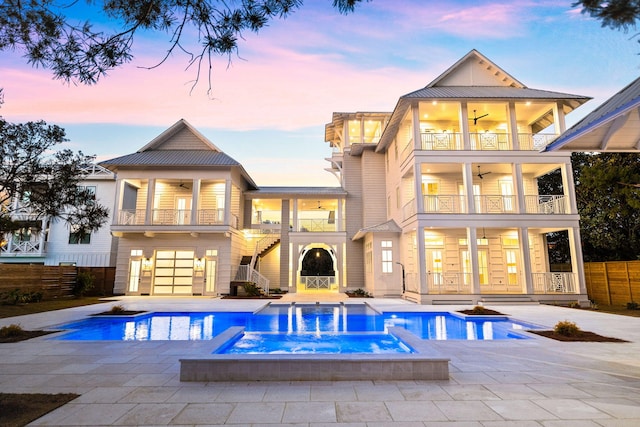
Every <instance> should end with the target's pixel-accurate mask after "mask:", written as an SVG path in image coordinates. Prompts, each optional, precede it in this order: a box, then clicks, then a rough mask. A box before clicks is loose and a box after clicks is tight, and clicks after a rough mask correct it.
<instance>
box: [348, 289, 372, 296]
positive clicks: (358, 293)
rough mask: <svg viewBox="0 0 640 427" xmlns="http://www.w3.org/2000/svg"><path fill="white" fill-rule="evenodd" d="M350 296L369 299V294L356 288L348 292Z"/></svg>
mask: <svg viewBox="0 0 640 427" xmlns="http://www.w3.org/2000/svg"><path fill="white" fill-rule="evenodd" d="M349 294H350V295H353V296H356V297H363V298H370V297H371V294H370V293H369V292H367V291H365V290H364V289H361V288H358V289H356V290H355V291H350V292H349Z"/></svg>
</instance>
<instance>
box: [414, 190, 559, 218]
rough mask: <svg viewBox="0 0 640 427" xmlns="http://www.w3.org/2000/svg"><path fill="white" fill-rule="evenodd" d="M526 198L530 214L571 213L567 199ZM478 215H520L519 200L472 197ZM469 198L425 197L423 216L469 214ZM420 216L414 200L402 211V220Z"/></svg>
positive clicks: (543, 196) (552, 196)
mask: <svg viewBox="0 0 640 427" xmlns="http://www.w3.org/2000/svg"><path fill="white" fill-rule="evenodd" d="M524 198H525V212H524V213H527V214H545V215H558V214H559V215H563V214H566V213H568V212H569V205H568V199H567V197H566V196H564V195H528V196H524ZM473 200H474V208H475V213H477V214H514V213H520V212H519V209H518V205H517V197H516V196H504V195H500V194H487V195H478V196H473ZM467 212H468V209H467V198H466V197H465V196H462V195H459V194H439V195H426V196H423V210H422V212H420V213H436V214H460V213H467ZM416 213H418V212H417V206H416V200H415V199H411V200H410V201H409V202H407V203H406V204H405V205H404V206H403V207H402V215H403V219H405V220H406V219H408V218H410V217H412V216H414V215H415V214H416Z"/></svg>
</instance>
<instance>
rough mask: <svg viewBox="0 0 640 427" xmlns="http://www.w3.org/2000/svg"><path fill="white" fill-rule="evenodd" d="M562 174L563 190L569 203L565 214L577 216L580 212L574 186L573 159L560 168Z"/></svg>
mask: <svg viewBox="0 0 640 427" xmlns="http://www.w3.org/2000/svg"><path fill="white" fill-rule="evenodd" d="M560 173H561V175H562V189H563V191H564V197H565V198H566V199H567V201H568V203H567V206H565V207H564V208H565V211H564V213H569V214H575V213H577V212H578V203H577V201H576V191H575V188H574V185H573V168H572V167H571V159H569V160H568V161H567V163H565V164H563V165H562V166H561V167H560ZM567 210H568V212H567Z"/></svg>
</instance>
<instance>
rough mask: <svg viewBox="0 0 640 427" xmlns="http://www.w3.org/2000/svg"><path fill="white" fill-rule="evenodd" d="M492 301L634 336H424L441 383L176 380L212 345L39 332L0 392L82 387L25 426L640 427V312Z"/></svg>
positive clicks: (201, 302)
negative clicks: (441, 370)
mask: <svg viewBox="0 0 640 427" xmlns="http://www.w3.org/2000/svg"><path fill="white" fill-rule="evenodd" d="M118 299H119V303H120V304H123V305H124V306H125V307H126V308H127V309H130V310H154V311H171V310H184V311H203V310H224V311H232V310H238V311H245V310H247V309H249V310H255V309H258V308H259V307H261V306H262V305H263V304H264V301H257V300H220V299H210V298H204V297H200V298H154V297H122V298H118ZM356 301H358V300H353V301H349V302H356ZM360 301H362V300H360ZM366 302H367V303H369V304H371V305H372V306H374V307H375V308H378V309H381V310H395V311H420V310H424V311H443V310H451V311H453V310H456V309H459V308H462V307H461V306H421V305H416V304H413V303H409V302H407V301H403V300H400V299H379V298H374V299H366ZM113 304H114V303H113V302H108V303H105V304H101V305H98V306H96V305H93V306H85V307H77V308H73V309H68V310H60V311H55V312H48V313H41V314H34V315H29V316H20V317H14V318H7V319H0V326H4V325H8V324H12V323H18V324H20V325H21V326H22V327H23V328H24V329H40V328H48V327H51V326H53V325H56V324H61V323H64V322H68V321H72V320H78V319H80V318H83V317H84V316H86V315H89V314H94V313H97V312H100V311H104V310H105V309H108V308H109V307H110V306H111V305H113ZM489 307H490V308H494V309H496V310H499V311H501V312H503V313H506V314H509V315H511V317H512V318H515V319H518V320H521V321H525V322H532V323H537V324H542V325H546V326H549V327H550V328H551V327H553V325H555V324H556V323H557V322H558V321H560V320H570V321H573V322H576V323H577V324H578V326H580V327H581V328H582V329H583V330H588V331H592V332H596V333H599V334H601V335H607V336H613V337H617V338H623V339H627V340H629V341H631V342H629V343H563V342H558V341H553V340H549V339H546V338H541V337H540V338H538V337H536V338H534V339H529V340H509V341H491V342H488V341H484V342H483V341H432V342H430V344H431V346H432V350H433V352H434V354H440V355H442V356H443V357H446V358H449V359H450V360H451V362H450V366H449V369H450V375H449V380H438V381H421V380H402V381H396V380H392V381H389V380H386V381H336V382H332V381H291V382H287V381H280V382H273V381H270V382H180V380H179V372H180V364H179V359H180V358H184V357H197V356H198V355H200V354H202V353H203V352H205V351H207V350H208V347H210V343H208V342H206V341H199V342H196V341H193V342H184V341H182V342H169V341H156V342H98V341H93V342H69V341H53V340H48V339H47V338H46V337H40V338H36V339H33V340H29V341H24V342H20V343H15V344H0V392H5V393H77V394H80V395H81V396H80V397H78V398H77V399H75V400H74V401H72V402H70V403H68V404H66V405H64V406H62V407H60V408H58V409H57V410H55V411H53V412H51V413H49V414H47V415H45V416H44V417H42V418H40V419H38V420H36V421H35V422H33V423H32V424H31V425H55V426H67V425H68V426H71V425H76V426H77V425H86V426H101V425H138V426H158V425H185V426H187V425H188V426H196V425H208V426H217V425H242V426H269V425H271V426H276V425H287V426H308V427H312V426H313V427H322V426H344V427H365V426H366V427H378V426H402V427H413V426H423V427H435V426H438V427H444V426H450V427H454V426H457V427H479V426H483V427H501V426H516V427H517V426H523V427H529V426H553V427H555V426H562V427H567V426H568V427H572V426H576V427H577V426H579V427H590V426H629V427H630V426H638V425H640V357H639V356H638V355H640V318H632V317H625V316H616V315H610V314H605V313H599V312H592V311H584V310H576V309H568V308H561V307H551V306H541V305H513V306H512V305H499V306H489ZM464 308H469V307H468V306H465V307H464Z"/></svg>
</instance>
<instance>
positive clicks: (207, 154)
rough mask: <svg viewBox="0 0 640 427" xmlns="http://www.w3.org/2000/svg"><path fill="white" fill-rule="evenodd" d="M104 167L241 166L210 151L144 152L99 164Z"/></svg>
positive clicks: (224, 156)
mask: <svg viewBox="0 0 640 427" xmlns="http://www.w3.org/2000/svg"><path fill="white" fill-rule="evenodd" d="M99 165H101V166H104V167H107V168H109V167H119V166H180V167H184V166H240V163H238V162H237V161H236V160H234V159H232V158H231V157H229V156H227V155H226V154H224V153H221V152H217V151H210V150H155V151H143V152H137V153H133V154H127V155H126V156H121V157H116V158H115V159H110V160H105V161H102V162H100V163H99Z"/></svg>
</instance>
